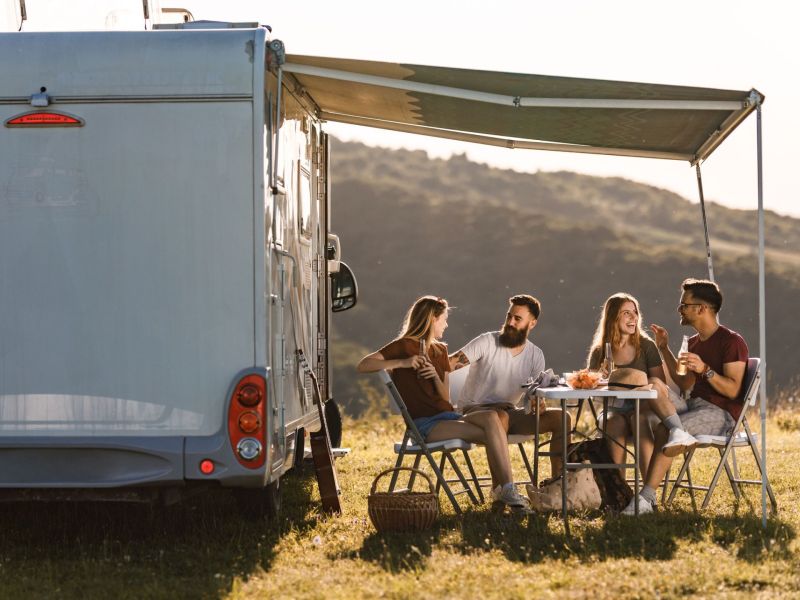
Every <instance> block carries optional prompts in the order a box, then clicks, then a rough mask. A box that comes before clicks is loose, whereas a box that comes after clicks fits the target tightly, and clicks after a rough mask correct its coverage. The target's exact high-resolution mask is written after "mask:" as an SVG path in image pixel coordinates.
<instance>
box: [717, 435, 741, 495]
mask: <svg viewBox="0 0 800 600" xmlns="http://www.w3.org/2000/svg"><path fill="white" fill-rule="evenodd" d="M717 450H719V455H720V457H722V448H717ZM731 456H732V457H733V464H734V469H733V470H731V467H730V465H729V464H728V461H727V460H726V461H725V465H724V466H725V474H726V475H727V476H728V481H729V482H730V484H731V489H732V490H733V495H734V497H735V498H736V501H737V502H738V501H739V499H740V498H741V495H742V493H741V490H740V489H739V484H738V483H737V481H736V480H737V479H739V475H738V469H736V454H735V453H734V449H733V448H731Z"/></svg>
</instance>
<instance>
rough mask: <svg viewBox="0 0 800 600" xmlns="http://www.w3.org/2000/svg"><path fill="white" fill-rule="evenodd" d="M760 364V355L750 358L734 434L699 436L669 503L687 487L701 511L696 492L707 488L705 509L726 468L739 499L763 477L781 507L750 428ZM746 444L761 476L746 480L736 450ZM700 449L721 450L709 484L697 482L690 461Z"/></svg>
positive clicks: (734, 493)
mask: <svg viewBox="0 0 800 600" xmlns="http://www.w3.org/2000/svg"><path fill="white" fill-rule="evenodd" d="M760 363H761V359H760V358H751V359H749V360H748V361H747V370H746V371H745V376H744V381H743V382H742V395H741V397H742V398H743V400H744V402H743V406H742V413H741V415H739V419H738V420H737V421H736V425H735V426H734V427H733V430H732V431H731V432H730V435H698V436H696V437H697V440H698V442H699V444H698V445H697V446H696V447H695V448H693V449H692V450H690V451H689V452H687V453H686V454H685V455H684V459H683V465H682V466H681V470H680V472H679V473H678V476H677V477H676V480H675V483H674V485H673V486H672V491H671V492H670V495H669V498H668V499H667V501H666V504H667V505H669V504H671V503H672V500H673V499H674V498H675V494H676V493H677V491H678V489H687V490H689V492H690V494H691V497H692V508H693V509H694V510H697V505H696V503H695V498H694V491H695V490H705V491H706V495H705V498H704V499H703V504H702V505H701V507H700V508H701V509H705V508H706V507H707V506H708V503H709V501H710V500H711V494H712V493H713V492H714V489H715V488H716V486H717V481H718V480H719V477H720V475H721V474H722V470H723V469H725V473H726V474H727V476H728V481H729V482H730V484H731V489H732V490H733V495H734V496H735V497H736V500H737V501H738V500H739V498H740V496H741V493H742V490H741V486H742V485H745V484H749V485H762V480H763V483H764V484H765V485H766V488H767V493H768V494H769V499H770V501H771V502H772V510H773V512H775V511H777V510H778V503H777V501H776V500H775V494H774V493H773V492H772V486H771V485H770V483H769V479H768V478H767V477H766V474H765V473H764V465H763V464H762V462H761V456H760V455H759V453H758V435H757V434H754V433H753V432H752V431H751V430H750V424H749V423H748V422H747V409H748V408H749V407H750V406H753V405H754V404H755V403H756V399H757V398H758V390H759V386H760V384H761V372H760V371H759V365H760ZM745 446H748V447H749V448H750V450H752V452H753V458H754V459H755V462H756V466H757V467H758V472H759V474H760V475H761V479H742V478H741V477H740V476H739V469H738V466H737V464H736V454H735V451H734V449H735V448H742V447H745ZM699 448H716V449H717V450H718V451H719V456H720V460H719V464H718V465H717V468H716V470H715V471H714V476H713V477H712V479H711V483H710V484H709V485H708V486H701V485H695V484H693V483H692V475H691V470H690V463H691V461H692V458H693V457H694V454H695V451H696V450H697V449H699ZM729 455H730V456H731V458H732V462H733V468H731V466H730V465H729V464H728V456H729ZM684 477H686V480H687V482H686V483H683V479H684Z"/></svg>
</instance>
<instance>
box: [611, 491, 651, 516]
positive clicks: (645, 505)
mask: <svg viewBox="0 0 800 600" xmlns="http://www.w3.org/2000/svg"><path fill="white" fill-rule="evenodd" d="M635 500H636V498H631V501H630V502H629V503H628V506H626V507H625V508H624V509H622V512H621V513H619V514H621V515H625V516H626V517H633V516H636V505H635V504H634V502H635ZM651 512H653V504H652V503H651V502H650V500H648V499H647V498H645V497H644V496H642V495H641V494H639V514H640V515H646V514H647V513H651Z"/></svg>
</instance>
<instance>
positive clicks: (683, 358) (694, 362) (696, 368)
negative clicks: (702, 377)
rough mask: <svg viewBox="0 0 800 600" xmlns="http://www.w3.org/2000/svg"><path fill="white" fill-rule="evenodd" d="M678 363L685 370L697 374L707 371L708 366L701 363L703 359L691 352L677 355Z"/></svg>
mask: <svg viewBox="0 0 800 600" xmlns="http://www.w3.org/2000/svg"><path fill="white" fill-rule="evenodd" d="M678 362H679V363H681V364H684V365H686V368H687V369H689V370H690V371H692V372H693V373H697V374H701V373H704V372H705V371H706V369H708V365H707V364H706V363H705V362H703V359H702V358H700V357H699V356H698V355H697V354H693V353H692V352H681V353H680V354H679V355H678Z"/></svg>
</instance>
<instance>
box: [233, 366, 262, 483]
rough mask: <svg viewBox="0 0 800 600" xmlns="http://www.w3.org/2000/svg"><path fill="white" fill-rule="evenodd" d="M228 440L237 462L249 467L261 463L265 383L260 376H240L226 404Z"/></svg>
mask: <svg viewBox="0 0 800 600" xmlns="http://www.w3.org/2000/svg"><path fill="white" fill-rule="evenodd" d="M228 439H229V441H230V443H231V449H232V450H233V454H234V456H235V457H236V460H238V461H239V464H241V465H243V466H245V467H247V468H248V469H258V468H262V467H263V466H264V462H265V460H266V455H267V452H266V451H264V448H266V445H267V382H266V380H265V379H264V376H263V375H259V374H256V373H251V374H249V375H245V376H244V377H242V378H241V379H240V380H239V381H238V382H237V383H236V387H235V388H234V389H233V393H232V394H231V399H230V403H229V404H228Z"/></svg>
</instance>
